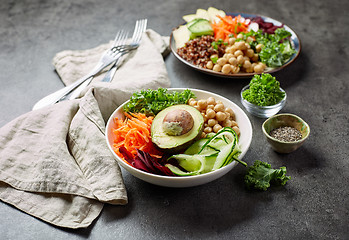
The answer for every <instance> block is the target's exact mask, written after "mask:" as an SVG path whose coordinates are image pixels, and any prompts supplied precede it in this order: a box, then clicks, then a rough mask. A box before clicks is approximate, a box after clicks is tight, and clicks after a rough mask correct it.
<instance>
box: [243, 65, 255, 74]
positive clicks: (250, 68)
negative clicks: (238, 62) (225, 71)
mask: <svg viewBox="0 0 349 240" xmlns="http://www.w3.org/2000/svg"><path fill="white" fill-rule="evenodd" d="M245 72H247V73H253V72H254V71H253V67H252V66H251V67H249V68H245Z"/></svg>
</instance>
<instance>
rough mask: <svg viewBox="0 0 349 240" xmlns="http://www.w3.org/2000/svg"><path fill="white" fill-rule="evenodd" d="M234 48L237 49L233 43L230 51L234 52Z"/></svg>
mask: <svg viewBox="0 0 349 240" xmlns="http://www.w3.org/2000/svg"><path fill="white" fill-rule="evenodd" d="M236 50H238V49H237V48H236V46H235V44H234V45H233V46H231V53H234V52H235V51H236Z"/></svg>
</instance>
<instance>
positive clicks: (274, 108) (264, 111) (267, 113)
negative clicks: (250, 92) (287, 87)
mask: <svg viewBox="0 0 349 240" xmlns="http://www.w3.org/2000/svg"><path fill="white" fill-rule="evenodd" d="M249 87H250V86H249V85H247V86H245V87H243V89H242V90H241V93H240V96H241V103H242V105H243V106H244V107H245V108H246V110H247V111H248V112H249V113H251V114H252V115H255V116H256V117H259V118H269V117H271V116H273V115H275V114H277V113H278V112H279V111H280V110H281V109H282V108H283V107H284V106H285V104H286V98H287V94H286V92H285V91H284V90H283V89H282V88H280V90H281V91H282V92H284V93H285V97H284V98H283V99H282V100H281V101H280V102H279V103H277V104H275V105H271V106H258V105H255V104H253V103H250V102H249V101H247V100H245V99H244V98H243V97H242V92H243V91H245V90H246V89H248V88H249Z"/></svg>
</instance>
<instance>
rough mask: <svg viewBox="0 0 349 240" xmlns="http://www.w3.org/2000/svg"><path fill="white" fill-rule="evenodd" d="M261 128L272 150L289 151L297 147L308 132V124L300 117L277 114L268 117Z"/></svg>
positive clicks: (306, 136)
mask: <svg viewBox="0 0 349 240" xmlns="http://www.w3.org/2000/svg"><path fill="white" fill-rule="evenodd" d="M262 130H263V133H264V135H265V136H266V138H267V141H268V142H269V143H270V145H271V147H272V148H273V149H274V151H276V152H279V153H290V152H293V151H295V150H296V149H298V148H299V147H300V146H301V145H302V144H303V143H304V141H305V140H306V139H307V138H308V136H309V134H310V128H309V125H308V124H307V123H306V122H305V121H304V120H303V119H302V118H300V117H298V116H296V115H294V114H290V113H284V114H277V115H274V116H272V117H270V118H268V119H267V120H266V121H265V122H264V123H263V125H262Z"/></svg>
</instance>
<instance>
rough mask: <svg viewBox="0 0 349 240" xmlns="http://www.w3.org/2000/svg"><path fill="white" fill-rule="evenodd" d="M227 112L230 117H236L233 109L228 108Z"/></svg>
mask: <svg viewBox="0 0 349 240" xmlns="http://www.w3.org/2000/svg"><path fill="white" fill-rule="evenodd" d="M225 112H226V113H228V114H229V115H230V116H232V115H234V111H233V109H231V108H226V109H225Z"/></svg>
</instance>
